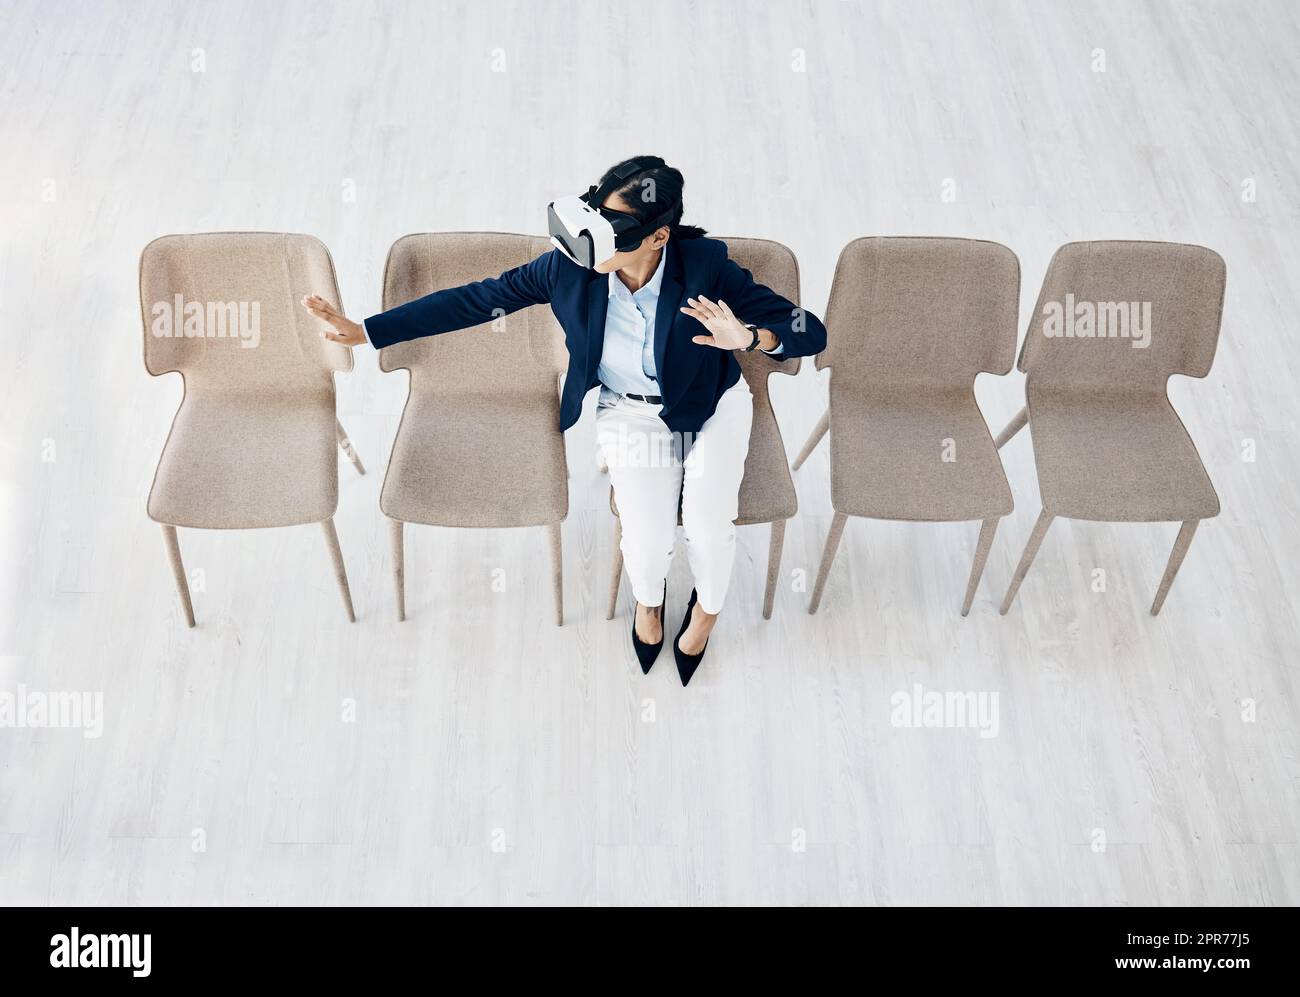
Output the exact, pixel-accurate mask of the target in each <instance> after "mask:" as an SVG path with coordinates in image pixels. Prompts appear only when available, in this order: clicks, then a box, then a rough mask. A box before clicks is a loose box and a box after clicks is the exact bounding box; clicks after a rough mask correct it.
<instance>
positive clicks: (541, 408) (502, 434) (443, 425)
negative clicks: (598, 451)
mask: <svg viewBox="0 0 1300 997" xmlns="http://www.w3.org/2000/svg"><path fill="white" fill-rule="evenodd" d="M559 425H560V415H559V400H558V398H553V397H549V396H548V397H547V398H544V399H540V398H538V396H536V395H523V394H515V395H512V394H509V393H502V392H492V393H486V394H465V395H460V394H447V393H438V394H434V393H429V392H425V393H417V392H414V391H413V392H412V393H411V395H410V398H409V400H408V401H407V405H406V411H405V412H403V414H402V424H401V427H400V429H399V430H398V433H397V439H396V441H395V442H394V443H393V454H392V458H391V459H390V460H389V464H388V475H387V477H386V478H385V480H384V490H383V493H382V495H381V497H380V501H379V505H380V508H381V509H382V510H383V513H384V515H386V516H388V517H390V518H392V519H399V520H401V521H403V522H407V523H427V524H429V525H432V526H482V527H507V526H540V525H543V524H548V523H558V522H560V521H562V520H563V519H564V517H565V516H566V515H568V511H569V489H568V470H567V464H566V463H565V454H564V436H563V434H562V433H561V432H560V429H559Z"/></svg>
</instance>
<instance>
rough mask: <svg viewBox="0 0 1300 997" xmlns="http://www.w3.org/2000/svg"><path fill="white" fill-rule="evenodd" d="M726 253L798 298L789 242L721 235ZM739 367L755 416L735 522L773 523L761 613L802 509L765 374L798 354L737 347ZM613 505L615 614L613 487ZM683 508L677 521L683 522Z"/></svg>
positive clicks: (618, 527)
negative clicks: (789, 524) (788, 528)
mask: <svg viewBox="0 0 1300 997" xmlns="http://www.w3.org/2000/svg"><path fill="white" fill-rule="evenodd" d="M722 241H723V242H725V243H726V244H727V256H728V257H730V258H731V259H732V260H734V261H735V262H736V263H737V264H739V265H740V266H742V267H744V268H745V269H746V270H748V271H749V272H750V273H752V274H753V275H754V279H755V280H756V281H757V282H758V283H760V284H764V285H766V286H767V287H770V288H771V289H772V290H773V291H775V292H776V293H777V294H779V295H781V296H782V297H784V298H786V299H787V300H789V301H792V302H794V303H795V304H796V305H797V304H798V303H799V263H798V261H797V260H796V259H795V256H794V253H792V252H791V251H790V250H789V249H788V248H787V247H786V246H783V245H782V244H781V243H779V242H772V241H771V240H768V239H737V238H728V239H722ZM735 357H736V359H737V360H738V361H739V362H740V370H741V373H742V375H743V376H744V378H745V381H746V382H747V383H748V385H749V390H750V393H751V394H752V395H753V399H754V417H753V422H752V423H751V424H750V433H749V453H748V454H747V455H746V456H745V476H744V478H743V479H742V480H741V482H740V494H739V497H738V509H739V514H738V515H737V517H736V525H737V526H756V525H758V524H761V523H771V524H772V528H771V532H770V534H769V538H768V553H767V585H766V588H765V590H764V594H763V619H765V620H766V619H770V618H771V616H772V602H773V599H774V598H775V595H776V581H777V577H778V575H779V574H780V572H781V551H782V548H783V547H784V545H785V524H786V520H788V519H790V517H792V516H793V515H794V514H795V513H796V512H797V511H798V510H799V500H798V496H797V495H796V494H795V489H794V479H793V478H791V476H790V468H789V465H788V463H787V457H786V453H785V443H784V441H783V440H782V439H781V428H780V427H779V426H778V425H777V422H776V413H775V412H774V411H773V410H772V399H771V397H770V396H769V394H768V386H767V378H768V375H769V374H772V373H773V372H780V373H782V374H797V373H799V362H800V358H799V357H793V358H792V359H790V360H782V361H778V360H777V358H775V357H769V356H767V355H766V354H763V353H759V352H758V351H754V352H751V353H746V352H744V351H743V350H742V351H737V352H736V353H735ZM609 507H610V511H611V512H613V513H614V564H613V568H612V570H611V573H610V584H609V607H608V609H607V611H606V614H605V618H606V619H610V620H612V619H613V618H614V612H615V610H616V609H617V607H618V591H619V585H620V583H621V581H622V577H623V551H622V550H621V549H620V543H621V541H622V532H623V531H622V522H621V521H620V520H619V518H618V505H617V503H616V502H615V501H614V490H613V489H612V488H611V489H610V492H609ZM680 515H681V514H680V512H679V513H678V522H679V523H680V522H681V519H680Z"/></svg>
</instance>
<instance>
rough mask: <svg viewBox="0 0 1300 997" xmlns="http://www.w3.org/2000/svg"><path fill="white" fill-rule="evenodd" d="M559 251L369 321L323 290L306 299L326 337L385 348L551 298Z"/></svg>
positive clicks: (417, 301) (305, 301)
mask: <svg viewBox="0 0 1300 997" xmlns="http://www.w3.org/2000/svg"><path fill="white" fill-rule="evenodd" d="M556 255H557V254H556V253H555V252H554V251H552V252H550V253H545V254H544V255H542V256H539V257H538V258H537V259H535V260H533V261H531V262H529V263H525V264H524V265H523V266H519V267H515V268H514V269H513V270H507V271H506V272H505V273H503V274H502V275H501V276H500V277H492V278H489V279H488V280H478V281H474V282H473V283H471V284H462V285H461V286H460V287H449V288H447V289H446V290H443V291H435V292H434V293H433V294H426V295H425V296H424V297H423V298H417V299H416V300H415V301H411V302H408V303H407V304H405V305H400V306H399V307H397V308H393V309H390V310H389V311H386V312H380V313H379V314H378V315H372V316H370V317H369V318H368V319H366V321H365V323H364V325H363V324H361V323H358V322H353V321H352V320H351V319H349V318H346V317H345V316H344V315H343V313H342V312H340V311H339V310H338V309H336V308H334V307H333V306H332V305H331V304H330V303H329V302H328V301H325V300H324V299H323V298H321V297H320V296H319V295H314V294H313V295H309V296H307V297H305V298H303V300H302V304H303V307H304V308H306V309H307V310H308V311H309V312H311V313H312V314H313V315H315V316H316V317H317V318H319V319H321V320H322V321H323V322H325V323H326V324H327V325H328V326H330V328H329V329H328V330H327V331H326V332H325V333H324V336H325V338H326V339H330V340H333V341H334V342H336V343H343V344H344V345H345V346H359V345H360V344H361V343H364V342H365V341H366V339H367V337H369V340H370V342H371V343H372V344H373V345H374V347H375V349H383V348H384V347H385V346H392V345H393V344H394V343H404V342H406V341H407V340H410V339H418V338H420V337H421V336H434V335H437V334H438V333H440V332H453V331H455V330H456V329H466V328H469V327H471V326H475V325H482V324H483V323H484V322H490V321H492V320H493V319H495V318H499V317H500V316H502V315H508V314H510V313H511V312H516V311H519V309H521V308H527V307H528V306H529V305H540V304H545V303H546V302H548V301H550V300H551V286H552V282H553V277H554V271H555V262H556V260H555V257H556Z"/></svg>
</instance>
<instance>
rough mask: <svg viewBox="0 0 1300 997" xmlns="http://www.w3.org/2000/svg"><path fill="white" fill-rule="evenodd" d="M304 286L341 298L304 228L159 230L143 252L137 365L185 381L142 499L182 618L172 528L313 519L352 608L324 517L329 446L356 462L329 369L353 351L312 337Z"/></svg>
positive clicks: (184, 593) (329, 519)
mask: <svg viewBox="0 0 1300 997" xmlns="http://www.w3.org/2000/svg"><path fill="white" fill-rule="evenodd" d="M313 291H314V292H316V293H319V294H321V295H323V296H326V297H329V298H331V299H332V300H333V301H334V302H335V303H340V302H339V292H338V285H337V282H336V281H335V277H334V263H333V261H332V260H331V259H330V255H329V251H328V250H327V249H326V248H325V247H324V245H322V244H321V243H320V241H319V240H317V239H313V238H312V237H311V236H307V235H282V234H278V233H272V232H213V233H206V234H201V235H168V236H163V237H162V238H159V239H155V240H154V241H153V242H151V243H149V245H148V246H146V247H145V249H144V252H143V253H142V254H141V256H140V310H141V314H142V317H143V319H144V363H145V368H146V369H147V370H148V371H149V373H150V374H153V375H155V376H156V375H159V374H165V373H169V372H172V371H177V372H179V373H180V374H181V376H182V378H183V379H184V382H185V395H184V397H183V398H182V400H181V405H180V408H179V409H178V410H177V412H176V417H175V419H174V420H173V422H172V428H171V432H170V434H168V437H167V442H166V444H165V445H164V446H163V452H162V456H161V458H160V459H159V461H158V469H157V471H156V472H155V473H154V480H153V487H152V488H151V489H150V491H149V504H148V510H149V517H150V518H151V519H153V520H155V521H156V522H158V523H160V524H162V529H163V538H164V540H165V542H166V545H167V553H168V556H169V558H170V560H171V567H172V573H173V575H174V576H175V579H176V588H177V590H178V591H179V592H180V597H181V603H182V605H183V606H184V609H185V619H186V622H187V623H188V624H189V625H190V626H194V607H193V604H192V602H191V600H190V590H189V584H188V581H187V579H186V576H185V568H184V565H183V563H182V561H181V553H180V545H179V541H178V539H177V535H176V528H177V527H178V526H185V527H193V528H196V529H209V530H241V529H254V528H259V527H268V526H293V525H297V524H300V523H320V524H321V526H322V528H323V529H324V531H325V539H326V541H327V543H328V546H329V554H330V559H331V561H332V562H333V565H334V574H335V577H336V579H337V581H338V585H339V591H340V592H341V593H342V595H343V604H344V606H345V607H346V609H347V613H348V618H349V619H351V620H355V619H356V616H355V614H354V613H353V611H352V596H351V593H350V592H349V590H348V579H347V572H346V571H345V569H344V566H343V554H342V552H341V551H340V549H339V538H338V534H337V532H335V529H334V518H333V517H334V511H335V509H336V508H337V506H338V452H337V447H343V448H344V449H345V450H347V451H348V453H349V456H352V457H353V462H354V463H355V464H356V465H357V470H358V471H362V468H361V465H360V461H359V460H357V459H356V458H355V456H354V454H353V451H352V448H351V444H349V443H348V440H347V435H346V434H345V433H344V432H343V427H342V426H341V425H339V423H338V420H337V418H336V416H335V412H334V372H335V371H347V370H351V369H352V354H351V351H350V350H348V349H347V348H346V347H343V346H339V345H337V344H334V343H329V342H327V341H325V340H324V339H323V338H321V334H320V326H319V323H317V322H316V321H315V320H314V319H313V318H312V317H311V316H310V315H308V314H307V313H306V312H305V311H304V310H303V309H302V308H301V306H300V305H299V304H298V299H299V298H300V297H301V296H302V295H303V294H304V293H310V292H313ZM363 473H364V471H363Z"/></svg>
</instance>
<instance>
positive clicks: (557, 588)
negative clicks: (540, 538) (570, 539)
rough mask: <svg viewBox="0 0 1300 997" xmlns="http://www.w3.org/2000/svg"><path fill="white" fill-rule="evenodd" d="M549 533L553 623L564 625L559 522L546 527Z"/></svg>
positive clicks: (562, 565) (562, 544)
mask: <svg viewBox="0 0 1300 997" xmlns="http://www.w3.org/2000/svg"><path fill="white" fill-rule="evenodd" d="M547 529H548V531H549V532H550V535H551V588H552V589H553V590H554V592H555V625H556V626H557V627H562V626H564V542H563V536H562V534H561V532H560V524H559V523H552V524H551V525H550V526H549V527H547Z"/></svg>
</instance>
